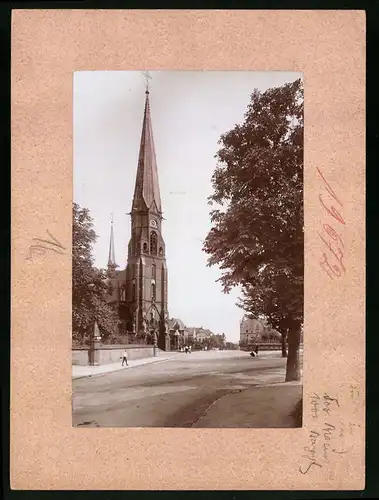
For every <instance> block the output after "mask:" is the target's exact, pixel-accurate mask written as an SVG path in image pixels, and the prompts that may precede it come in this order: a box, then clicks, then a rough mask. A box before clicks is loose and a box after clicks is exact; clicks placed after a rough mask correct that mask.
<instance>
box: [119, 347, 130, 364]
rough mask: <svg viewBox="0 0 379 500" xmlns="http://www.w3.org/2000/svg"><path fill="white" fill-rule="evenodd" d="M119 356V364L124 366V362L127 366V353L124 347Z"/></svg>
mask: <svg viewBox="0 0 379 500" xmlns="http://www.w3.org/2000/svg"><path fill="white" fill-rule="evenodd" d="M121 358H122V363H121V366H124V363H125V364H126V366H129V365H128V353H127V351H126V349H124V352H123V354H122V356H121Z"/></svg>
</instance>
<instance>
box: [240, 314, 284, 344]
mask: <svg viewBox="0 0 379 500" xmlns="http://www.w3.org/2000/svg"><path fill="white" fill-rule="evenodd" d="M280 340H281V335H280V333H279V332H278V331H277V330H274V329H273V328H271V327H270V326H268V325H267V323H266V321H264V320H257V319H255V318H250V317H248V316H244V317H243V318H242V320H241V321H240V342H239V343H240V347H242V348H243V347H246V348H248V347H249V346H252V345H254V344H257V343H262V342H280Z"/></svg>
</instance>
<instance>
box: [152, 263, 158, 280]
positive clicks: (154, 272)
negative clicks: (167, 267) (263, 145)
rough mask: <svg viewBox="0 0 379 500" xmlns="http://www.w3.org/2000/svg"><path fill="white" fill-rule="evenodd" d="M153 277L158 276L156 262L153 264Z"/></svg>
mask: <svg viewBox="0 0 379 500" xmlns="http://www.w3.org/2000/svg"><path fill="white" fill-rule="evenodd" d="M151 277H152V278H153V280H155V279H156V278H157V268H156V265H155V264H153V265H152V266H151Z"/></svg>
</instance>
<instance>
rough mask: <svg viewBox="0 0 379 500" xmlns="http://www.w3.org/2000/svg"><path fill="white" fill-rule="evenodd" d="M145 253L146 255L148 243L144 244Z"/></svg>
mask: <svg viewBox="0 0 379 500" xmlns="http://www.w3.org/2000/svg"><path fill="white" fill-rule="evenodd" d="M143 251H144V252H145V253H146V252H147V243H144V244H143Z"/></svg>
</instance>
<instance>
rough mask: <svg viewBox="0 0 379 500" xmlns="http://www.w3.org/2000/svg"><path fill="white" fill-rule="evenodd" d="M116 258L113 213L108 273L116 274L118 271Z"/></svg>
mask: <svg viewBox="0 0 379 500" xmlns="http://www.w3.org/2000/svg"><path fill="white" fill-rule="evenodd" d="M116 267H117V264H116V257H115V249H114V234H113V213H112V214H111V237H110V241H109V254H108V272H109V273H112V274H114V272H115V270H116Z"/></svg>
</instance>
